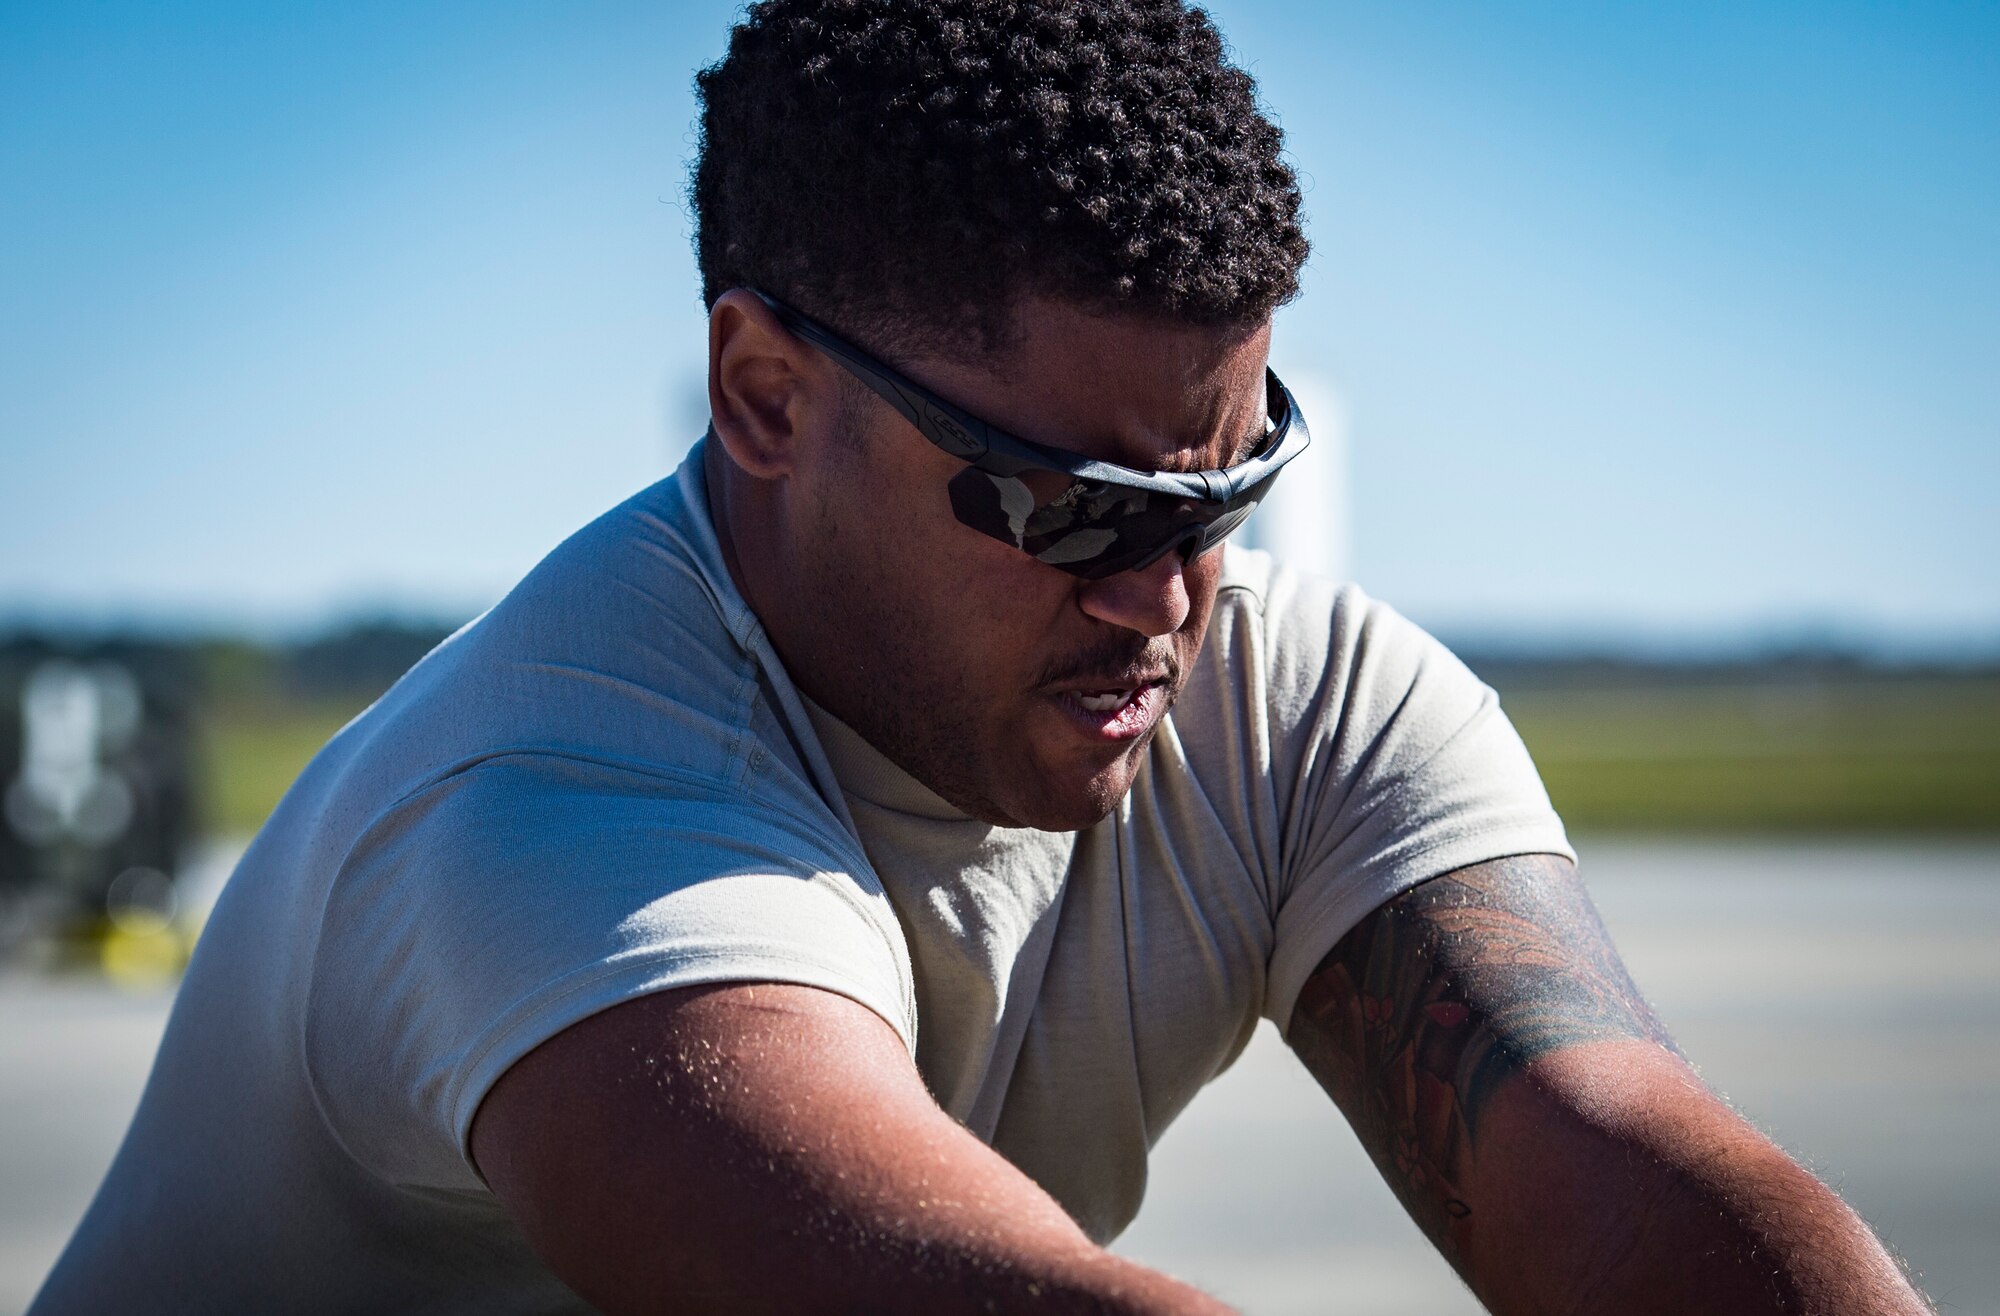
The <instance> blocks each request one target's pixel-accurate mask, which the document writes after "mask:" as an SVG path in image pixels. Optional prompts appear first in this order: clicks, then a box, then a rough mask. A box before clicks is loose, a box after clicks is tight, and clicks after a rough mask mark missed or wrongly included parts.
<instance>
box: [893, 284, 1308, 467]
mask: <svg viewBox="0 0 2000 1316" xmlns="http://www.w3.org/2000/svg"><path fill="white" fill-rule="evenodd" d="M1270 341H1271V330H1270V323H1269V321H1268V320H1266V321H1262V322H1260V323H1257V324H1254V325H1225V326H1210V325H1189V324H1184V323H1179V322H1175V321H1171V320H1161V319H1158V318H1154V317H1146V316H1133V315H1117V314H1112V315H1107V314H1104V313H1103V312H1101V311H1095V310H1090V309H1086V308H1083V307H1080V306H1077V305H1076V304H1074V303H1070V302H1062V301H1055V300H1049V299H1042V298H1033V297H1024V298H1022V299H1021V300H1020V301H1019V302H1018V303H1017V304H1016V306H1015V308H1014V313H1013V324H1012V327H1011V331H1010V332H1009V333H1008V335H1007V340H1006V342H1005V343H1004V344H1003V345H1002V346H1001V347H1000V348H999V349H998V350H997V351H995V352H993V353H991V354H990V355H987V356H984V357H974V358H965V357H961V358H958V359H954V360H948V361H947V360H940V359H930V360H924V361H922V362H921V363H913V368H912V371H911V373H912V374H914V375H916V377H917V378H918V379H919V380H920V381H921V382H923V383H925V384H926V385H928V386H931V387H933V388H935V389H936V391H937V392H939V393H941V394H943V395H944V396H945V397H948V398H950V399H952V400H953V401H954V402H956V403H958V404H959V405H960V406H962V407H964V408H965V409H967V410H968V411H971V412H973V413H974V414H976V415H978V416H979V417H980V418H982V419H984V420H986V421H988V422H990V423H992V424H995V425H998V426H1000V427H1001V428H1002V429H1005V430H1008V431H1010V432H1012V433H1014V434H1016V435H1019V436H1020V437H1022V438H1024V439H1029V440H1032V441H1033V442H1036V443H1041V444H1045V445H1047V446H1050V447H1056V448H1063V449H1066V450H1068V451H1070V452H1075V453H1080V454H1082V455H1084V456H1087V457H1094V458H1097V459H1099V460H1101V461H1111V462H1116V463H1118V464H1119V465H1122V466H1132V467H1138V468H1140V469H1147V470H1201V469H1210V468H1214V467H1219V466H1227V465H1230V464H1232V463H1233V462H1235V461H1237V460H1239V459H1240V458H1241V457H1242V456H1244V455H1246V453H1245V448H1246V445H1247V444H1248V443H1252V442H1254V441H1255V439H1256V438H1257V437H1258V436H1260V435H1261V434H1262V433H1263V429H1264V416H1265V410H1266V398H1265V388H1264V364H1265V360H1266V358H1267V357H1268V356H1269V354H1270Z"/></svg>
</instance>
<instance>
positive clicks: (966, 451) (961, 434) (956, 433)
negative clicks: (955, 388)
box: [924, 402, 986, 457]
mask: <svg viewBox="0 0 2000 1316" xmlns="http://www.w3.org/2000/svg"><path fill="white" fill-rule="evenodd" d="M924 419H925V420H927V421H929V422H930V423H931V429H932V431H933V432H934V433H935V434H938V435H941V436H942V437H944V438H946V439H949V440H950V441H951V446H952V456H954V457H977V456H979V455H980V454H981V453H983V452H985V451H986V445H984V444H982V443H979V442H976V441H975V440H974V439H973V437H972V436H971V435H970V434H967V433H966V432H965V427H964V426H963V425H960V424H959V423H958V422H957V421H955V420H953V419H952V418H951V417H950V416H947V415H945V414H944V413H943V412H942V411H939V410H938V409H937V408H936V407H933V406H931V405H930V404H929V403H928V402H927V403H925V404H924ZM939 446H943V445H939Z"/></svg>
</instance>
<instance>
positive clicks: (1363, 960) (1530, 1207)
mask: <svg viewBox="0 0 2000 1316" xmlns="http://www.w3.org/2000/svg"><path fill="white" fill-rule="evenodd" d="M1287 1037H1288V1039H1289V1040H1290V1042H1291V1044H1292V1047H1293V1049H1294V1050H1296V1051H1297V1052H1298V1054H1299V1057H1300V1058H1301V1059H1302V1060H1303V1061H1304V1062H1305V1064H1306V1067H1307V1068H1308V1069H1309V1070H1311V1071H1312V1073H1313V1075H1314V1076H1315V1077H1316V1078H1317V1079H1318V1080H1319V1082H1320V1084H1321V1086H1323V1087H1324V1088H1325V1089H1326V1090H1327V1092H1328V1093H1329V1094H1330V1095H1331V1096H1332V1097H1333V1099H1334V1101H1335V1103H1336V1104H1338V1105H1339V1106H1340V1108H1341V1110H1342V1111H1343V1112H1344V1113H1345V1114H1346V1115H1347V1117H1348V1119H1349V1121H1350V1122H1351V1123H1352V1124H1353V1126H1354V1129H1355V1132H1356V1134H1357V1135H1358V1136H1359V1137H1360V1139H1361V1142H1362V1144H1363V1145H1364V1146H1365V1147H1366V1148H1367V1149H1368V1151H1369V1153H1370V1155H1371V1156H1373V1158H1374V1160H1375V1163H1376V1165H1377V1166H1378V1167H1379V1168H1380V1169H1381V1171H1382V1176H1383V1178H1384V1179H1385V1180H1386V1181H1387V1182H1388V1184H1389V1186H1390V1187H1391V1188H1392V1189H1394V1190H1395V1192H1396V1194H1397V1196H1398V1197H1399V1198H1401V1200H1402V1202H1403V1204H1404V1206H1405V1207H1407V1208H1408V1210H1409V1212H1410V1215H1411V1218H1412V1219H1414V1220H1415V1221H1416V1222H1417V1224H1418V1226H1419V1227H1420V1228H1421V1229H1423V1230H1424V1232H1425V1233H1426V1234H1427V1235H1428V1236H1429V1237H1430V1238H1431V1239H1432V1241H1434V1242H1435V1243H1436V1244H1437V1246H1438V1249H1439V1250H1440V1251H1441V1252H1442V1253H1443V1254H1444V1255H1445V1257H1446V1258H1447V1259H1448V1260H1450V1262H1451V1263H1452V1265H1453V1266H1455V1267H1456V1268H1457V1269H1458V1271H1459V1273H1460V1274H1462V1275H1463V1276H1464V1277H1465V1278H1466V1281H1467V1282H1468V1283H1469V1284H1471V1286H1472V1288H1473V1290H1474V1291H1475V1292H1477V1293H1478V1294H1479V1295H1480V1297H1481V1298H1482V1299H1483V1300H1484V1301H1485V1302H1486V1303H1487V1304H1488V1305H1489V1306H1490V1307H1491V1308H1492V1309H1493V1310H1494V1311H1496V1312H1501V1313H1511V1312H1523V1313H1526V1312H1537V1313H1540V1312H1565V1313H1588V1312H1615V1313H1620V1316H1625V1314H1627V1313H1633V1314H1638V1316H1643V1314H1644V1313H1649V1312H1662V1313H1665V1312H1675V1313H1679V1312H1695V1311H1699V1312H1711V1311H1712V1312H1729V1313H1739V1312H1740V1313H1757V1312H1827V1313H1832V1312H1839V1313H1847V1312H1862V1313H1870V1314H1871V1316H1872V1314H1873V1313H1920V1312H1923V1311H1924V1310H1926V1309H1925V1307H1924V1305H1923V1301H1922V1299H1921V1298H1920V1297H1918V1295H1917V1294H1916V1292H1915V1291H1914V1290H1913V1289H1912V1288H1911V1287H1910V1285H1909V1284H1908V1283H1907V1282H1906V1281H1904V1279H1903V1278H1902V1276H1901V1274H1900V1273H1899V1271H1898V1270H1897V1267H1896V1266H1895V1264H1894V1262H1893V1261H1892V1260H1891V1259H1890V1258H1889V1256H1888V1254H1887V1252H1886V1251H1885V1250H1884V1249H1883V1248H1882V1246H1881V1245H1880V1244H1879V1243H1878V1242H1876V1240H1875V1239H1874V1237H1873V1236H1872V1235H1871V1234H1870V1233H1869V1231H1868V1229H1867V1227H1866V1226H1865V1225H1863V1224H1862V1223H1861V1221H1860V1220H1859V1218H1858V1217H1856V1216H1855V1215H1854V1213H1853V1212H1852V1211H1850V1210H1849V1209H1848V1208H1847V1207H1846V1206H1845V1205H1844V1204H1843V1203H1841V1202H1840V1200H1839V1199H1838V1198H1837V1197H1835V1196H1834V1195H1833V1193H1832V1192H1831V1191H1829V1190H1828V1189H1827V1188H1826V1187H1825V1186H1824V1185H1822V1184H1820V1183H1819V1182H1818V1181H1816V1180H1815V1179H1813V1178H1812V1176H1811V1175H1809V1174H1807V1173H1806V1172H1805V1171H1804V1170H1802V1169H1801V1168H1799V1167H1798V1166H1797V1165H1796V1164H1794V1163H1793V1162H1792V1161H1791V1160H1790V1159H1789V1158H1787V1157H1786V1156H1785V1155H1784V1153H1783V1152H1781V1151H1779V1150H1778V1148H1776V1147H1775V1146H1773V1145H1772V1144H1771V1142H1770V1141H1769V1140H1768V1139H1766V1138H1765V1137H1763V1135H1761V1134H1759V1133H1758V1132H1757V1131H1756V1130H1755V1129H1753V1128H1751V1127H1750V1126H1749V1125H1748V1124H1746V1123H1745V1122H1743V1121H1742V1120H1741V1119H1740V1118H1738V1117H1737V1116H1736V1115H1735V1114H1734V1113H1733V1112H1731V1111H1730V1110H1729V1109H1728V1108H1727V1107H1726V1106H1724V1105H1723V1104H1722V1103H1721V1101H1720V1100H1718V1099H1717V1098H1716V1097H1715V1096H1714V1095H1713V1094H1712V1093H1710V1092H1709V1091H1708V1089H1707V1088H1706V1087H1705V1086H1704V1085H1703V1084H1702V1082H1701V1081H1700V1079H1699V1078H1698V1077H1697V1076H1696V1074H1695V1073H1694V1071H1693V1070H1692V1069H1690V1068H1689V1067H1688V1065H1687V1063H1686V1062H1685V1061H1684V1060H1683V1059H1682V1058H1681V1057H1680V1055H1679V1054H1678V1053H1677V1052H1676V1051H1675V1050H1674V1049H1673V1044H1672V1042H1671V1040H1670V1039H1669V1038H1668V1037H1667V1035H1666V1032H1665V1030H1664V1029H1663V1028H1662V1027H1661V1026H1660V1023H1659V1020H1658V1019H1657V1018H1655V1017H1654V1015H1653V1013H1652V1011H1651V1010H1650V1009H1649V1008H1648V1007H1647V1006H1646V1004H1645V1002H1644V1001H1643V1000H1642V999H1641V998H1640V997H1639V994H1638V991H1637V989H1636V988H1634V987H1633V985H1632V983H1631V980H1630V978H1629V977H1628V976H1627V975H1626V973H1625V971H1624V967H1623V966H1622V965H1621V964H1620V963H1619V961H1618V958H1617V955H1616V952H1615V951H1613V950H1612V948H1611V945H1610V942H1609V939H1608V938H1607V937H1606V936H1605V935H1604V931H1603V928H1602V926H1601V924H1599V922H1598V920H1597V916H1596V913H1595V911H1594V910H1593V909H1592V908H1591V906H1590V901H1589V898H1588V896H1586V895H1585V894H1584V891H1583V888H1582V886H1581V885H1580V884H1578V883H1577V881H1576V878H1575V875H1574V873H1573V872H1572V871H1571V870H1570V868H1569V865H1568V864H1567V863H1565V862H1563V861H1560V860H1555V859H1549V858H1546V857H1535V856H1529V857H1525V858H1522V859H1514V860H1501V861H1497V862H1495V863H1491V864H1484V865H1479V866H1477V867H1474V868H1470V869H1465V870H1462V871H1461V872H1458V873H1454V874H1450V875H1448V876H1446V877H1442V878H1437V879H1434V880H1433V881H1431V882H1428V883H1425V884H1423V885H1421V886H1418V887H1416V888H1413V889H1412V890H1410V891H1408V892H1405V893H1404V894H1403V895H1401V896H1399V897H1397V898H1396V899H1394V900H1392V901H1390V902H1389V903H1388V904H1386V905H1384V906H1383V907H1382V908H1381V909H1379V910H1377V911H1376V912H1375V913H1374V914H1372V915H1370V916H1369V917H1368V918H1367V919H1365V920H1363V921H1362V922H1361V923H1360V924H1358V925H1357V926H1356V927H1355V929H1354V930H1353V931H1351V932H1350V933H1349V934H1348V935H1347V937H1345V938H1343V939H1342V941H1341V943H1340V944H1339V945H1338V946H1336V947H1335V948H1334V949H1333V951H1332V952H1330V953H1329V954H1328V955H1327V957H1326V959H1325V960H1324V961H1323V962H1322V963H1321V965H1320V966H1319V968H1318V969H1317V970H1315V972H1314V974H1313V975H1312V977H1311V978H1310V979H1309V980H1308V981H1307V983H1306V985H1305V988H1304V990H1303V991H1302V993H1301V994H1300V997H1299V1002H1298V1006H1297V1008H1296V1010H1295V1011H1294V1014H1293V1016H1292V1023H1291V1028H1290V1029H1289V1030H1288V1033H1287Z"/></svg>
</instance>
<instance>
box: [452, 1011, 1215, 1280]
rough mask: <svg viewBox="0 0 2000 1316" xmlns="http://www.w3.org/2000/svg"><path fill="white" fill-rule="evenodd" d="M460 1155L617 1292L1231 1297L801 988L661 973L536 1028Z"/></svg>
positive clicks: (890, 1037)
mask: <svg viewBox="0 0 2000 1316" xmlns="http://www.w3.org/2000/svg"><path fill="white" fill-rule="evenodd" d="M472 1149H473V1156H474V1159H475V1160H476V1162H477V1163H478V1165H479V1167H480V1170H481V1172H482V1173H483V1174H484V1176H485V1177H486V1180H487V1182H488V1184H489V1185H490V1186H491V1187H492V1189H493V1191H494V1193H495V1194H497V1195H498V1196H499V1198H500V1201H501V1202H502V1203H503V1204H504V1205H505V1206H506V1208H507V1210H508V1211H509V1213H510V1214H511V1215H512V1216H513V1218H514V1219H515V1221H516V1222H517V1223H518V1224H519V1225H520V1227H521V1229H522V1230H523V1232H524V1233H525V1234H526V1235H527V1238H528V1241H529V1242H530V1243H531V1244H532V1245H533V1246H534V1248H535V1250H536V1252H537V1253H538V1254H539V1255H540V1256H541V1257H542V1258H543V1260H545V1261H546V1262H547V1263H548V1264H549V1265H550V1267H552V1268H553V1269H554V1270H555V1272H556V1274H558V1275H559V1276H561V1277H562V1279H563V1280H564V1282H565V1283H567V1284H569V1285H570V1287H572V1288H574V1289H575V1290H576V1291H577V1293H578V1294H580V1295H581V1296H582V1297H584V1298H585V1299H587V1300H588V1301H590V1302H591V1303H593V1304H594V1305H596V1306H598V1307H599V1308H601V1309H603V1310H605V1311H607V1312H611V1313H639V1312H666V1311H671V1312H676V1313H680V1312H710V1311H715V1312H725V1311H726V1312H730V1313H742V1312H771V1313H780V1312H782V1313H794V1312H796V1313H811V1312H852V1311H868V1312H871V1313H873V1312H881V1313H891V1312H912V1313H916V1312H922V1313H939V1314H945V1313H953V1312H1002V1311H1004V1312H1014V1311H1036V1312H1040V1311H1049V1312H1092V1313H1099V1312H1102V1313H1200V1314H1201V1316H1212V1314H1214V1313H1220V1312H1223V1311H1224V1310H1225V1309H1224V1308H1223V1307H1222V1306H1221V1305H1220V1304H1218V1303H1215V1302H1214V1301H1212V1300H1210V1299H1208V1298H1206V1297H1204V1296H1202V1295H1201V1294H1199V1293H1196V1292H1195V1291H1194V1290H1192V1289H1189V1288H1187V1287H1185V1286H1184V1285H1181V1284H1178V1283H1176V1282H1174V1281H1172V1280H1170V1279H1167V1278H1166V1277H1165V1276H1162V1275H1158V1274H1156V1273H1154V1272H1151V1271H1148V1270H1145V1269H1143V1268H1141V1267H1139V1266H1136V1265H1133V1264H1132V1263H1130V1262H1126V1261H1123V1260H1121V1259H1119V1258H1116V1257H1113V1256H1111V1255H1110V1254H1109V1253H1107V1252H1105V1251H1103V1250H1102V1249H1100V1248H1098V1247H1097V1246H1095V1245H1094V1244H1093V1243H1091V1242H1090V1240H1089V1239H1088V1238H1086V1237H1085V1236H1084V1235H1083V1233H1082V1231H1081V1230H1079V1229H1078V1228H1077V1226H1076V1224H1075V1223H1074V1222H1073V1221H1072V1220H1071V1219H1070V1218H1069V1217H1068V1216H1067V1215H1066V1214H1065V1213H1064V1212H1063V1210H1062V1208H1061V1207H1060V1206H1058V1205H1057V1204H1056V1202H1055V1201H1054V1199H1052V1198H1051V1197H1049V1196H1048V1195H1047V1194H1046V1193H1044V1192H1043V1191H1042V1190H1041V1189H1040V1188H1039V1187H1037V1186H1036V1185H1035V1184H1034V1183H1033V1182H1032V1181H1030V1180H1029V1179H1028V1178H1027V1177H1026V1176H1024V1175H1023V1174H1021V1172H1020V1171H1018V1170H1016V1169H1015V1168H1014V1167H1013V1166H1011V1165H1009V1164H1008V1163H1007V1162H1006V1161H1005V1160H1003V1159H1002V1158H1001V1157H1000V1156H999V1155H997V1154H996V1153H994V1152H993V1151H992V1150H991V1149H990V1148H988V1147H986V1146H985V1145H984V1144H983V1143H981V1142H979V1141H978V1140H977V1139H976V1138H974V1137H973V1136H972V1135H971V1134H969V1133H967V1132H966V1131H965V1130H964V1129H963V1128H962V1127H960V1126H959V1125H958V1124H957V1123H955V1122H954V1121H953V1120H952V1119H951V1118H950V1117H948V1116H947V1115H946V1114H945V1113H944V1112H943V1111H942V1110H940V1109H939V1108H938V1107H937V1105H936V1103H934V1102H933V1101H932V1100H931V1098H930V1095H929V1093H928V1092H926V1091H925V1089H924V1086H923V1082H922V1080H921V1078H920V1077H919V1076H918V1074H917V1071H916V1067H915V1065H914V1064H913V1063H912V1062H911V1060H910V1056H909V1053H908V1052H907V1051H906V1050H905V1049H904V1047H903V1044H902V1042H901V1041H900V1040H899V1039H898V1038H897V1036H896V1035H895V1033H894V1032H893V1031H892V1030H891V1029H890V1028H889V1026H888V1025H887V1024H885V1023H884V1022H883V1021H882V1020H881V1019H880V1018H878V1017H877V1016H876V1015H874V1014H873V1013H872V1012H870V1011H869V1010H867V1009H865V1008H864V1007H862V1006H860V1005H857V1004H855V1003H854V1002H852V1001H850V1000H848V999H846V998H845V997H842V996H838V995H835V994H833V993H830V992H824V991H819V990H816V989H813V988H808V987H793V986H779V985H769V984H760V985H730V986H723V987H715V988H691V989H686V990H681V991H671V992H663V993H660V994H658V995H656V996H650V997H645V998H641V999H640V1000H637V1001H633V1002H630V1003H628V1004H625V1005H621V1006H617V1007H614V1008H613V1009H611V1010H608V1011H606V1012H604V1013H603V1014H600V1015H597V1016H595V1017H593V1018H591V1019H587V1020H585V1021H584V1022H582V1023H580V1024H578V1025H576V1026H575V1027H574V1028H571V1029H569V1030H568V1031H566V1032H564V1033H562V1034H561V1035H559V1036H557V1037H555V1038H553V1039H551V1040H550V1041H548V1042H547V1043H545V1044H543V1045H542V1046H541V1047H539V1048H537V1049H536V1050H535V1051H534V1052H532V1053H530V1054H529V1055H528V1056H527V1057H526V1058H524V1059H523V1060H522V1061H521V1062H520V1063H518V1064H517V1065H515V1066H514V1067H513V1068H512V1069H510V1070H509V1071H508V1072H507V1073H506V1074H505V1075H503V1076H502V1077H501V1079H500V1082H499V1083H498V1084H497V1085H496V1086H495V1087H494V1089H493V1091H492V1092H491V1093H490V1094H489V1095H488V1096H487V1098H486V1100H485V1102H484V1104H483V1105H482V1106H481V1107H480V1110H479V1114H478V1117H477V1119H476V1120H475V1122H474V1124H473V1130H472Z"/></svg>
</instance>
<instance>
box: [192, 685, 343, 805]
mask: <svg viewBox="0 0 2000 1316" xmlns="http://www.w3.org/2000/svg"><path fill="white" fill-rule="evenodd" d="M367 704H368V701H367V700H365V699H358V700H313V701H298V702H286V701H281V700H265V699H259V700H245V701H231V702H226V703H218V704H216V705H214V706H213V707H211V708H210V709H209V710H208V711H207V714H206V716H204V717H203V718H202V720H201V727H200V738H199V742H198V743H199V745H200V750H199V753H200V756H201V757H200V782H201V815H202V829H203V830H204V831H206V832H207V833H209V834H210V835H212V836H247V835H249V834H250V833H252V832H254V831H256V830H257V829H258V828H259V827H261V826H263V825H264V819H266V818H268V817H270V815H271V810H272V809H275V808H276V807H277V806H278V800H279V798H280V797H282V796H283V795H284V793H285V788H286V787H288V786H290V785H291V784H292V779H293V778H295V777H297V776H298V775H299V772H300V770H301V769H303V768H304V767H305V765H306V763H307V762H308V761H309V760H310V759H311V758H312V756H313V755H314V754H316V753H318V752H319V748H320V746H322V745H324V744H326V742H327V741H329V740H331V739H332V738H333V733H334V732H336V731H338V730H340V728H341V727H343V726H345V725H346V724H347V721H348V719H349V718H352V717H353V716H354V715H355V714H356V713H359V712H360V711H361V710H362V709H363V708H365V707H367Z"/></svg>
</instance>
